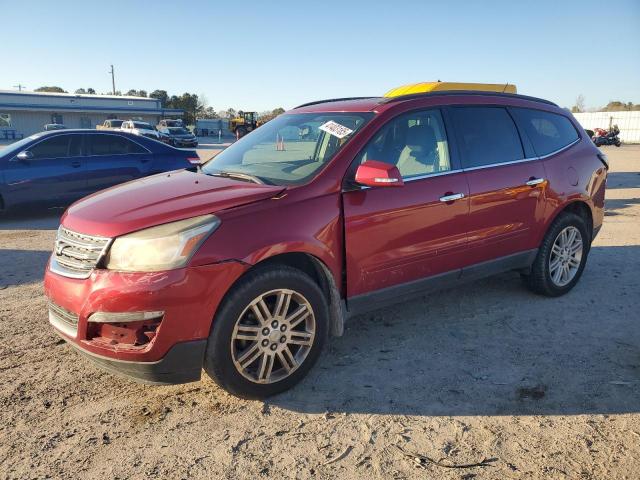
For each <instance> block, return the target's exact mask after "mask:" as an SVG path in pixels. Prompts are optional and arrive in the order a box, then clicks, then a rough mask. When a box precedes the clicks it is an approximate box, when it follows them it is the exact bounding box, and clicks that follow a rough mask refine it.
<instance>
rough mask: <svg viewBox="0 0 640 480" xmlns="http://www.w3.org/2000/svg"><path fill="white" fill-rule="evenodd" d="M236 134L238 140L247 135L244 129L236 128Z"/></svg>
mask: <svg viewBox="0 0 640 480" xmlns="http://www.w3.org/2000/svg"><path fill="white" fill-rule="evenodd" d="M236 132H238V138H242V137H244V136H245V135H246V134H247V129H246V128H244V127H238V128H237V129H236Z"/></svg>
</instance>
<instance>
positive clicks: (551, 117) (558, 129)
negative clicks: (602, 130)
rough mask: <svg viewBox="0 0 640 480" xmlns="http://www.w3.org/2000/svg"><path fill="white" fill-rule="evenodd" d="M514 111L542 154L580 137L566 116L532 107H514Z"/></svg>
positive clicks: (555, 149) (539, 153)
mask: <svg viewBox="0 0 640 480" xmlns="http://www.w3.org/2000/svg"><path fill="white" fill-rule="evenodd" d="M512 111H513V114H514V115H515V117H516V120H517V121H518V124H519V125H520V126H521V128H523V129H524V131H525V132H526V134H527V136H528V137H529V138H530V139H531V142H532V143H533V148H534V149H535V151H536V153H537V154H538V155H540V156H543V155H548V154H550V153H553V152H555V151H557V150H560V149H562V148H564V147H566V146H567V145H570V144H572V143H573V142H575V141H576V140H577V139H578V132H577V131H576V129H575V127H574V126H573V124H572V123H571V121H570V120H569V119H568V118H567V117H565V116H562V115H558V114H555V113H550V112H543V111H542V110H534V109H531V108H512Z"/></svg>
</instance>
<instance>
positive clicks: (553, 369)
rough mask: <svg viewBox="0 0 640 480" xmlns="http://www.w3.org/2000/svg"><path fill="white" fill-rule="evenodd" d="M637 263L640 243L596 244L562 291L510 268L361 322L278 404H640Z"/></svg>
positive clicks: (529, 409)
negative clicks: (537, 289) (530, 287)
mask: <svg viewBox="0 0 640 480" xmlns="http://www.w3.org/2000/svg"><path fill="white" fill-rule="evenodd" d="M638 271H640V247H638V246H631V247H594V248H593V249H592V251H591V256H590V258H589V264H588V266H587V269H586V270H585V274H584V276H583V278H582V279H581V282H580V283H579V284H578V286H577V287H576V288H575V289H574V290H573V291H572V292H570V293H569V294H568V295H565V296H563V297H559V298H545V297H540V296H536V295H534V294H532V293H529V292H528V291H527V290H526V289H525V288H523V287H522V285H521V282H520V278H519V276H518V275H517V274H515V273H508V274H504V275H500V276H497V277H494V278H490V279H487V280H484V281H481V282H476V283H474V284H469V285H466V286H463V287H461V288H459V289H457V290H450V291H445V292H439V293H435V294H432V295H429V296H425V297H423V298H421V299H418V300H415V301H413V302H407V303H405V304H401V305H398V306H395V307H390V308H387V309H384V310H380V311H378V312H375V313H373V314H369V315H366V316H360V317H356V318H352V319H350V320H349V321H348V326H347V330H346V332H345V335H344V336H343V337H341V338H338V339H332V340H331V341H330V347H329V348H327V349H326V350H325V352H324V355H323V356H322V358H321V361H320V362H319V364H318V365H317V366H316V368H315V369H314V370H312V371H311V373H310V374H309V377H308V378H307V379H306V380H305V381H304V382H303V383H302V384H301V385H300V386H299V387H297V388H295V389H293V390H292V391H289V392H287V393H285V394H282V395H281V396H279V397H276V398H274V399H273V400H271V401H270V403H272V404H275V405H278V406H280V407H283V408H286V409H290V410H293V411H299V412H316V413H321V412H325V411H332V412H344V413H372V414H409V415H451V416H453V415H523V414H524V415H526V414H544V415H549V414H551V415H575V414H586V413H637V412H640V328H638V320H637V319H638V312H637V307H639V306H640V280H639V276H638ZM632 298H636V299H637V301H635V302H634V301H633V300H632Z"/></svg>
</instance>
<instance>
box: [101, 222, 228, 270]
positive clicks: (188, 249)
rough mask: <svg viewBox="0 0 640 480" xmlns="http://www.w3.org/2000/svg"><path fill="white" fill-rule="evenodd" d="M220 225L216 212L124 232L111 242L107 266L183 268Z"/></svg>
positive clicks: (119, 267) (120, 268)
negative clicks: (132, 231) (124, 233)
mask: <svg viewBox="0 0 640 480" xmlns="http://www.w3.org/2000/svg"><path fill="white" fill-rule="evenodd" d="M219 225H220V220H219V219H218V217H216V216H215V215H202V216H200V217H194V218H189V219H187V220H180V221H179V222H173V223H167V224H165V225H160V226H157V227H151V228H147V229H145V230H140V231H139V232H134V233H130V234H128V235H123V236H122V237H118V238H116V239H115V241H114V242H113V245H111V249H110V250H109V255H108V257H107V268H108V269H109V270H122V271H127V272H158V271H162V270H172V269H174V268H180V267H184V266H185V265H186V264H187V262H188V261H189V260H190V259H191V257H192V256H193V254H194V253H195V252H196V250H198V247H200V245H202V242H204V241H205V240H206V238H207V237H208V236H209V235H210V234H211V233H212V232H213V231H214V230H215V229H216V228H218V226H219Z"/></svg>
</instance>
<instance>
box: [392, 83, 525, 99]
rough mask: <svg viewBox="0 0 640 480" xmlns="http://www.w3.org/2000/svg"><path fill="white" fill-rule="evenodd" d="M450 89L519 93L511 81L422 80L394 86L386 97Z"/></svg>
mask: <svg viewBox="0 0 640 480" xmlns="http://www.w3.org/2000/svg"><path fill="white" fill-rule="evenodd" d="M448 90H477V91H481V92H502V93H517V89H516V86H515V85H512V84H510V83H459V82H421V83H412V84H409V85H403V86H401V87H397V88H392V89H391V90H389V91H388V92H387V93H385V94H384V96H385V97H399V96H402V95H411V94H413V93H428V92H444V91H448Z"/></svg>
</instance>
